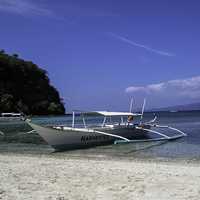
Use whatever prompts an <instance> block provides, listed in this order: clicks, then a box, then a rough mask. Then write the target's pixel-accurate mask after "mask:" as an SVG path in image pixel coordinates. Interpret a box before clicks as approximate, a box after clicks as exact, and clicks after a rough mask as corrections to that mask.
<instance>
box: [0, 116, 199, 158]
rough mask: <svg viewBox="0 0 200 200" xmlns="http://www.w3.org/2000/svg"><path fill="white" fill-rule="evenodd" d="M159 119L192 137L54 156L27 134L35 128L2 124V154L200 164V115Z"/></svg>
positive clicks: (58, 120)
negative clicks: (192, 161) (173, 161)
mask: <svg viewBox="0 0 200 200" xmlns="http://www.w3.org/2000/svg"><path fill="white" fill-rule="evenodd" d="M152 115H153V114H152V113H146V114H145V119H144V120H145V121H148V120H150V119H151V118H152ZM157 115H158V118H159V120H158V122H159V124H162V125H170V126H173V127H175V128H179V129H181V130H182V131H184V132H185V133H187V135H188V136H187V137H183V138H181V139H177V140H175V141H169V142H166V141H165V142H163V141H162V142H161V141H160V142H142V143H131V144H120V145H108V146H99V147H95V148H89V149H84V150H83V149H81V150H74V151H68V152H59V153H53V152H54V150H53V149H52V148H51V147H50V146H49V145H47V144H46V143H45V142H44V141H43V139H42V138H41V137H40V136H39V135H38V134H37V133H29V134H26V132H28V131H30V130H31V128H30V127H29V126H28V125H27V124H26V123H24V122H23V121H18V122H17V121H16V122H0V130H1V131H3V132H4V133H5V136H2V135H0V153H19V154H37V155H50V156H56V157H60V156H61V157H63V156H71V157H73V156H74V157H93V158H100V157H103V158H104V157H113V158H128V159H161V160H169V159H176V160H178V159H180V160H182V159H183V160H188V161H190V160H200V112H176V113H168V112H163V113H162V112H160V113H157ZM33 120H35V122H36V123H39V124H70V123H71V119H70V118H69V117H66V116H61V117H48V118H47V117H40V118H39V117H38V118H34V119H33ZM95 121H97V119H95ZM76 123H80V121H79V120H78V121H76Z"/></svg>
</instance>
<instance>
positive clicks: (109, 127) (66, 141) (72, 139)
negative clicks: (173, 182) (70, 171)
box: [26, 103, 186, 150]
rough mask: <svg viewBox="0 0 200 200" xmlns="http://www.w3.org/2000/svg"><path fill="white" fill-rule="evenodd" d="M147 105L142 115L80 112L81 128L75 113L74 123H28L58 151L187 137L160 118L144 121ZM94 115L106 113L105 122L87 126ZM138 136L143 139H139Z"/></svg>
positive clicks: (28, 121) (104, 114) (104, 112)
mask: <svg viewBox="0 0 200 200" xmlns="http://www.w3.org/2000/svg"><path fill="white" fill-rule="evenodd" d="M144 105H145V103H144ZM144 105H143V109H142V113H141V114H140V113H132V112H107V111H94V112H81V113H80V112H79V116H81V118H82V126H80V124H79V126H78V127H76V124H75V112H73V113H72V124H71V126H65V125H58V126H57V125H53V126H41V125H38V124H35V123H33V122H32V121H31V120H30V119H27V120H26V122H27V123H28V124H29V125H30V126H31V127H32V128H33V130H35V131H36V132H37V133H38V134H39V135H40V136H41V137H42V138H43V139H44V140H45V141H46V142H47V143H48V144H49V145H51V146H52V147H53V148H54V149H56V150H72V149H78V148H88V147H92V146H98V145H106V144H125V143H135V142H152V141H162V140H175V139H178V138H181V137H184V136H186V134H185V133H184V132H182V131H181V130H179V129H176V128H173V127H170V126H161V125H158V124H156V123H155V121H156V119H157V117H155V118H154V119H153V120H151V121H149V122H142V119H143V113H144ZM91 114H92V116H93V115H95V116H96V115H101V116H103V122H102V123H101V124H96V125H95V124H93V125H87V124H86V119H85V116H86V115H90V116H91ZM137 117H139V118H140V122H139V123H133V121H134V120H133V119H134V118H137ZM112 118H118V122H112ZM125 119H126V120H125ZM160 129H161V130H163V129H165V130H167V133H170V135H171V136H168V135H167V134H165V133H163V132H161V131H159V130H160ZM172 132H175V134H172ZM149 133H151V134H155V135H156V136H157V137H154V138H149V137H148V135H149ZM138 136H139V138H143V139H135V138H138Z"/></svg>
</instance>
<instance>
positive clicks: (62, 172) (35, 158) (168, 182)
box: [0, 154, 200, 200]
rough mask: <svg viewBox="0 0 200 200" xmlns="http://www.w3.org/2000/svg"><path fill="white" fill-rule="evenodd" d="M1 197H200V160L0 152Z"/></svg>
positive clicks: (59, 199)
mask: <svg viewBox="0 0 200 200" xmlns="http://www.w3.org/2000/svg"><path fill="white" fill-rule="evenodd" d="M0 199H5V200H7V199H9V200H25V199H26V200H27V199H34V200H40V199H49V200H50V199H52V200H53V199H55V200H66V199H76V200H79V199H82V200H85V199H106V200H112V199H120V200H127V199H131V200H133V199H134V200H137V199H138V200H143V199H145V200H147V199H153V200H157V199H158V200H163V199H167V200H170V199H173V200H174V199H179V200H183V199H187V200H194V199H195V200H199V199H200V167H199V164H198V163H196V164H195V163H193V164H183V163H182V164H181V163H178V164H177V163H172V162H171V163H161V162H156V163H155V162H144V161H128V160H114V159H105V158H103V159H102V158H101V159H99V160H98V159H94V158H73V157H70V156H66V157H62V158H59V157H56V156H54V155H53V156H47V155H43V156H39V155H18V154H16V155H15V154H2V155H0Z"/></svg>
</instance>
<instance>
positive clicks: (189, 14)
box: [0, 0, 200, 110]
mask: <svg viewBox="0 0 200 200" xmlns="http://www.w3.org/2000/svg"><path fill="white" fill-rule="evenodd" d="M199 10H200V2H199V1H195V0H193V1H186V0H185V1H184V0H182V1H181V0H179V1H178V0H174V1H173V0H171V1H162V0H158V1H154V0H151V1H147V0H138V1H134V0H130V1H129V0H119V1H116V0H115V1H114V0H113V1H111V0H101V1H97V0H90V1H88V0H84V1H83V0H73V1H72V0H71V1H68V0H58V1H48V0H34V1H33V0H32V1H31V0H0V24H1V29H0V49H4V50H5V51H6V52H8V53H11V54H12V53H18V54H19V55H20V57H22V58H24V59H26V60H32V61H33V62H34V63H36V64H38V65H39V66H40V67H42V68H44V69H46V70H47V71H48V72H49V77H50V79H51V82H52V84H53V85H54V86H55V87H56V88H57V89H58V90H59V91H60V93H61V96H62V97H64V99H65V102H66V108H67V109H74V108H77V109H92V110H100V109H103V110H106V109H110V110H113V109H114V110H125V109H128V105H127V104H128V103H129V100H130V97H131V96H134V98H135V99H136V100H137V102H138V103H137V104H139V103H141V100H142V98H144V97H147V105H148V107H160V106H167V105H175V104H183V103H191V102H197V101H199V99H200V58H199V52H200V39H199V36H200V25H199V19H200V12H199ZM69 107H70V108H69Z"/></svg>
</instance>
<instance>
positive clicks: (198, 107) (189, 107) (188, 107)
mask: <svg viewBox="0 0 200 200" xmlns="http://www.w3.org/2000/svg"><path fill="white" fill-rule="evenodd" d="M150 111H170V112H177V111H200V103H192V104H185V105H177V106H169V107H164V108H155V109H151V110H150Z"/></svg>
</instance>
